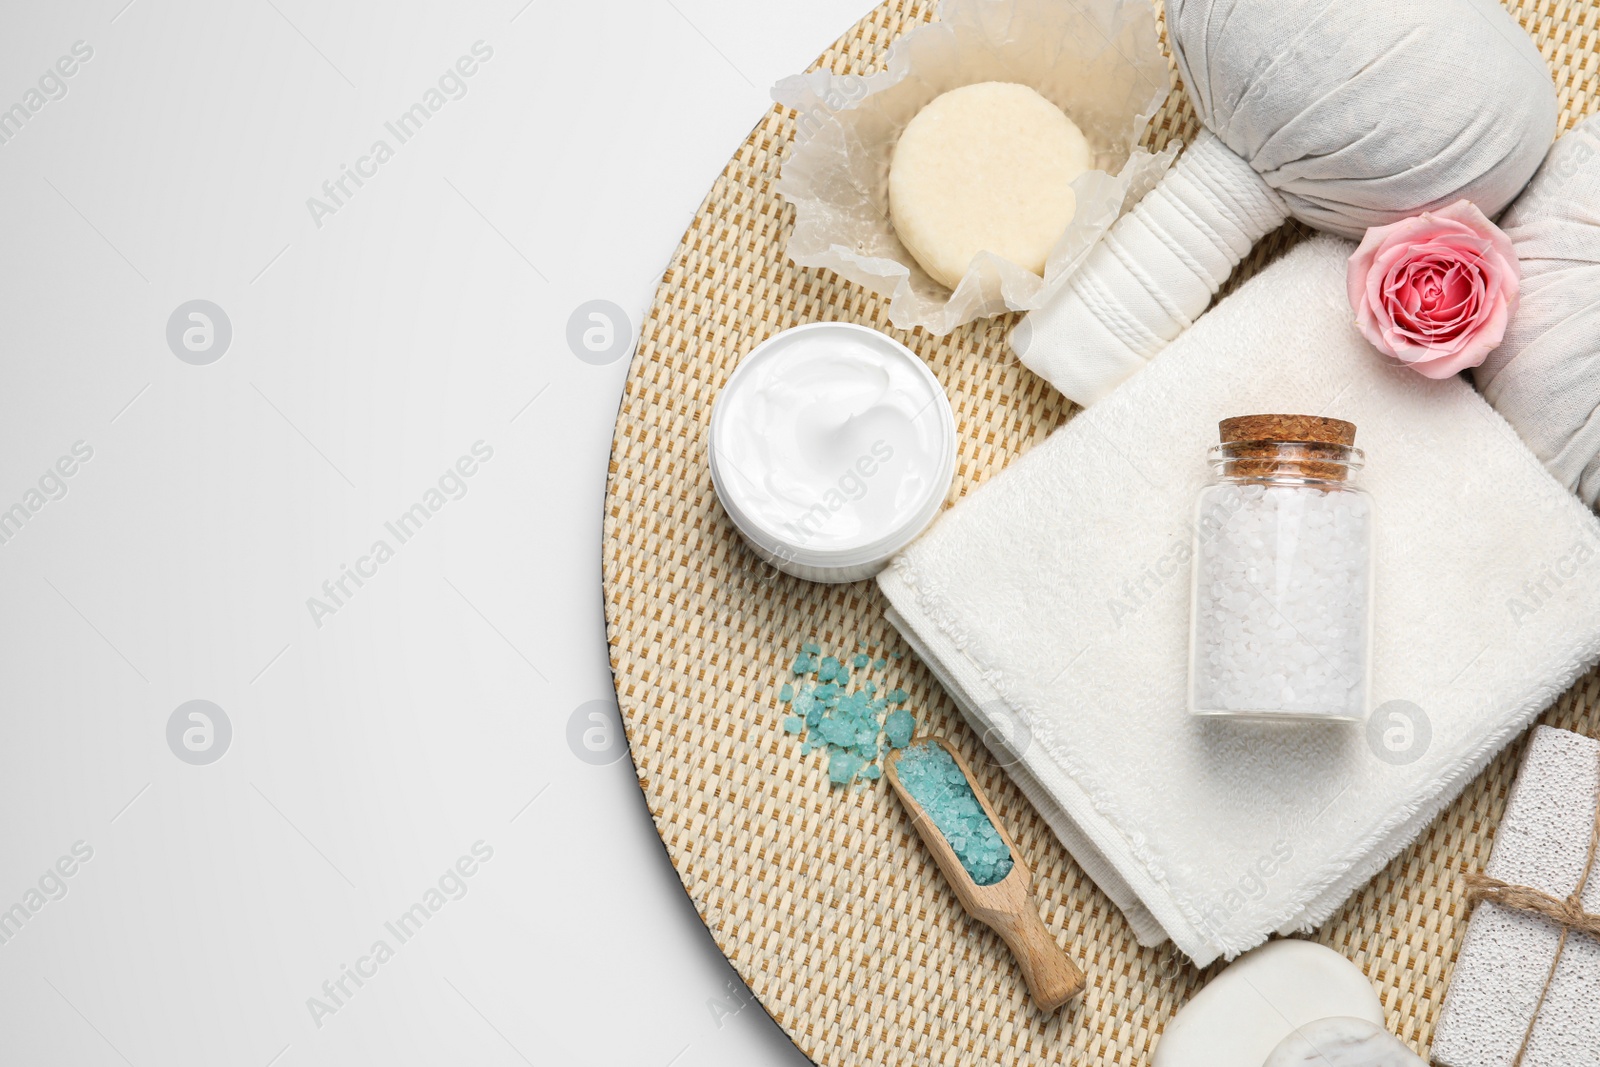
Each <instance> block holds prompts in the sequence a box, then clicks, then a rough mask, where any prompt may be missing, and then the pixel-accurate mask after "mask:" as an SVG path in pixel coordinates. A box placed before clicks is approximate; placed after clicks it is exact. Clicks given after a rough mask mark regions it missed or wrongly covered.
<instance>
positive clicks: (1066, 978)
mask: <svg viewBox="0 0 1600 1067" xmlns="http://www.w3.org/2000/svg"><path fill="white" fill-rule="evenodd" d="M884 771H885V775H886V777H887V778H888V779H889V785H890V787H891V788H892V789H893V790H894V792H895V794H896V795H897V796H899V797H900V799H901V801H902V802H904V804H905V806H906V809H907V810H908V811H910V812H911V815H912V825H913V826H914V827H915V828H916V831H917V834H918V835H919V836H920V837H921V838H922V840H923V842H924V843H925V844H926V845H927V846H928V850H929V851H930V852H932V853H933V858H934V860H935V862H937V863H938V865H939V869H940V870H941V871H943V872H944V876H945V879H946V880H947V881H948V882H949V883H950V888H951V889H953V890H955V894H956V898H957V899H958V900H960V902H961V906H962V907H963V908H965V909H966V911H967V914H969V915H971V916H972V917H973V918H974V919H977V920H978V921H979V922H981V923H984V924H985V925H987V926H988V927H990V928H991V929H992V930H994V932H995V933H997V934H999V935H1000V937H1001V939H1002V940H1003V941H1005V943H1006V945H1007V946H1008V947H1009V948H1010V949H1011V954H1012V955H1013V956H1015V957H1016V959H1017V963H1018V964H1019V965H1020V967H1021V969H1022V977H1023V980H1024V981H1025V982H1026V983H1027V985H1028V992H1029V993H1030V994H1031V995H1032V997H1033V1001H1034V1003H1035V1004H1037V1005H1038V1006H1039V1007H1040V1008H1041V1009H1043V1010H1045V1011H1055V1010H1056V1009H1057V1008H1060V1007H1061V1006H1062V1005H1063V1004H1065V1003H1067V1001H1069V1000H1071V999H1072V998H1073V997H1076V996H1077V995H1078V994H1079V993H1082V992H1083V987H1084V984H1085V978H1084V974H1083V972H1082V971H1081V970H1079V969H1078V966H1077V964H1075V963H1073V961H1072V959H1071V957H1070V956H1068V954H1067V953H1066V952H1065V951H1064V950H1063V949H1062V948H1061V946H1060V945H1059V944H1058V943H1057V941H1056V937H1055V934H1053V933H1052V932H1051V931H1050V928H1049V927H1047V926H1045V924H1044V921H1043V920H1042V919H1041V918H1040V917H1039V905H1038V902H1037V901H1035V900H1034V898H1033V893H1032V890H1031V888H1030V887H1031V885H1032V881H1033V873H1032V872H1031V871H1029V870H1028V867H1027V865H1026V864H1025V863H1024V862H1023V858H1022V857H1021V856H1020V855H1018V854H1017V853H1016V847H1015V845H1014V844H1013V843H1012V841H1011V838H1010V837H1009V836H1008V835H1007V834H1006V833H1005V831H1004V830H1003V829H1002V828H1001V827H1000V825H999V823H998V822H997V821H996V819H995V816H994V810H993V808H991V807H990V806H989V803H988V802H987V801H986V800H984V798H983V795H982V794H981V793H979V792H978V790H977V787H976V786H975V785H974V783H973V781H972V778H971V775H970V774H969V772H968V770H967V765H966V764H965V763H964V762H963V761H962V759H961V757H960V756H959V755H957V754H956V752H955V751H954V750H953V749H951V748H950V746H949V744H948V743H947V742H945V741H944V740H943V739H942V738H938V737H923V738H919V739H918V740H916V741H914V742H912V743H911V744H910V745H909V746H908V747H906V748H902V749H899V750H897V751H894V752H892V753H891V754H889V755H888V756H886V757H885V759H884Z"/></svg>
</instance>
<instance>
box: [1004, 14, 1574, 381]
mask: <svg viewBox="0 0 1600 1067" xmlns="http://www.w3.org/2000/svg"><path fill="white" fill-rule="evenodd" d="M1167 30H1168V34H1169V35H1170V38H1171V41H1172V50H1173V54H1174V56H1175V58H1176V59H1177V61H1178V71H1179V73H1180V74H1181V75H1182V78H1183V82H1184V86H1185V88H1186V89H1187V91H1188V94H1189V99H1190V100H1191V101H1192V102H1193V104H1194V108H1195V111H1196V112H1197V113H1198V114H1199V116H1200V120H1201V121H1202V122H1203V123H1204V124H1205V127H1206V128H1205V130H1203V131H1202V132H1201V134H1200V137H1199V138H1197V139H1196V140H1195V142H1194V143H1193V144H1191V145H1190V146H1189V148H1188V150H1187V151H1185V152H1184V154H1183V155H1182V156H1181V157H1179V159H1178V162H1177V165H1176V166H1175V167H1174V168H1173V169H1172V170H1171V171H1170V172H1169V173H1168V174H1167V176H1166V178H1164V179H1163V180H1162V182H1161V184H1160V185H1159V186H1157V187H1156V189H1155V190H1154V191H1152V192H1151V193H1150V194H1149V195H1148V196H1146V197H1145V198H1144V200H1143V201H1141V202H1140V203H1139V205H1138V206H1137V207H1135V208H1134V210H1133V211H1131V212H1130V213H1129V214H1127V215H1125V216H1124V217H1123V218H1122V219H1121V220H1120V221H1119V222H1118V223H1117V224H1116V225H1115V226H1114V227H1112V229H1111V230H1110V232H1109V233H1107V234H1106V236H1105V237H1104V238H1103V239H1102V241H1101V244H1100V245H1099V246H1098V247H1096V248H1095V250H1094V251H1093V252H1092V253H1091V254H1090V256H1089V258H1088V259H1087V260H1086V261H1085V262H1084V263H1083V265H1082V266H1080V267H1079V268H1078V270H1077V271H1076V273H1074V274H1073V275H1072V277H1071V278H1070V279H1069V281H1068V284H1067V286H1066V288H1065V289H1063V290H1062V291H1061V292H1060V293H1059V294H1057V296H1056V297H1055V299H1054V301H1053V302H1052V303H1050V304H1049V305H1047V306H1046V307H1044V308H1042V309H1040V310H1038V311H1035V312H1033V313H1032V314H1031V315H1029V316H1028V320H1027V322H1026V323H1025V324H1024V325H1023V326H1021V327H1019V328H1018V330H1017V331H1016V332H1015V333H1013V335H1012V339H1011V343H1012V347H1013V349H1015V350H1016V353H1017V356H1018V358H1020V359H1021V360H1022V362H1023V363H1025V364H1027V366H1028V367H1030V368H1031V369H1033V370H1034V371H1035V372H1037V373H1038V374H1039V375H1040V376H1041V377H1043V378H1045V379H1046V380H1047V381H1049V382H1050V383H1051V384H1052V385H1054V386H1055V387H1056V388H1057V389H1060V390H1061V391H1062V392H1063V393H1065V394H1066V395H1067V396H1068V397H1069V398H1070V399H1072V400H1075V401H1077V402H1078V403H1080V404H1092V403H1094V402H1095V401H1096V400H1098V399H1099V398H1100V397H1101V396H1103V395H1105V393H1106V392H1108V391H1109V390H1110V389H1112V388H1113V387H1114V386H1115V385H1116V384H1117V383H1118V382H1120V381H1122V380H1123V379H1124V378H1126V377H1128V375H1130V374H1132V373H1134V372H1135V371H1137V370H1139V369H1140V368H1141V367H1143V366H1144V365H1145V363H1146V362H1147V361H1148V360H1149V359H1150V358H1151V357H1153V356H1154V355H1155V354H1156V353H1157V352H1159V351H1160V350H1161V349H1162V348H1164V347H1165V346H1166V345H1167V344H1168V343H1169V342H1170V341H1172V339H1173V338H1175V337H1177V336H1178V334H1179V333H1180V332H1182V330H1183V329H1185V328H1186V327H1187V326H1189V324H1190V322H1191V321H1192V320H1193V319H1195V318H1197V317H1198V316H1199V315H1200V314H1201V313H1202V312H1203V311H1204V310H1205V309H1206V306H1207V305H1208V304H1209V303H1210V301H1211V298H1212V296H1213V295H1214V294H1215V293H1216V291H1217V289H1218V287H1220V286H1221V285H1222V283H1223V282H1224V281H1226V280H1227V278H1228V275H1229V274H1230V273H1231V272H1232V271H1233V268H1234V266H1235V265H1236V264H1237V263H1238V262H1239V261H1240V260H1241V259H1243V257H1244V256H1245V255H1246V254H1248V253H1249V251H1250V249H1251V247H1252V246H1254V245H1255V243H1256V242H1257V241H1258V240H1260V239H1261V238H1262V237H1264V236H1265V235H1266V234H1267V233H1269V232H1271V231H1272V230H1274V229H1276V228H1277V227H1278V226H1280V225H1281V224H1282V223H1283V222H1284V220H1286V219H1287V218H1289V217H1290V216H1291V215H1293V216H1294V217H1295V218H1298V219H1300V220H1301V221H1302V222H1305V223H1307V224H1309V225H1311V226H1314V227H1316V228H1317V229H1319V230H1324V231H1328V232H1331V233H1336V234H1339V235H1341V236H1344V237H1349V238H1359V237H1360V236H1361V234H1362V233H1363V231H1365V230H1366V229H1367V228H1368V227H1369V226H1375V225H1380V224H1385V223H1390V222H1394V221H1396V220H1397V219H1400V218H1404V217H1406V216H1408V215H1413V214H1415V213H1417V212H1418V211H1421V210H1424V209H1426V208H1431V207H1442V206H1443V205H1445V204H1448V203H1453V202H1454V201H1456V200H1459V199H1462V198H1463V197H1464V198H1466V199H1469V200H1472V201H1473V202H1474V203H1476V204H1477V205H1478V206H1479V207H1480V208H1482V209H1483V211H1484V213H1485V214H1487V215H1495V214H1498V213H1499V212H1500V211H1501V210H1503V209H1504V208H1505V206H1506V205H1507V204H1508V203H1510V202H1511V200H1512V198H1513V197H1515V196H1516V195H1517V194H1518V193H1519V192H1520V191H1521V190H1522V187H1523V185H1524V184H1526V182H1527V181H1528V179H1529V178H1530V177H1531V176H1532V175H1533V172H1534V171H1535V170H1536V169H1537V168H1538V166H1539V162H1540V160H1542V159H1543V158H1544V154H1545V152H1546V151H1547V150H1548V149H1549V147H1550V142H1551V141H1552V140H1553V139H1554V137H1555V133H1556V117H1557V107H1556V95H1555V87H1554V85H1553V83H1552V81H1551V78H1550V73H1549V70H1548V68H1547V67H1546V66H1545V63H1544V60H1543V58H1542V57H1541V56H1540V55H1539V52H1538V50H1537V49H1536V48H1534V46H1533V42H1532V40H1531V39H1530V38H1529V37H1528V35H1527V34H1526V33H1524V32H1523V30H1522V28H1521V27H1520V26H1518V25H1517V23H1516V22H1515V20H1513V19H1512V18H1511V16H1510V15H1509V14H1507V12H1506V10H1505V9H1504V8H1503V7H1501V6H1500V4H1499V3H1497V2H1496V0H1169V2H1168V4H1167Z"/></svg>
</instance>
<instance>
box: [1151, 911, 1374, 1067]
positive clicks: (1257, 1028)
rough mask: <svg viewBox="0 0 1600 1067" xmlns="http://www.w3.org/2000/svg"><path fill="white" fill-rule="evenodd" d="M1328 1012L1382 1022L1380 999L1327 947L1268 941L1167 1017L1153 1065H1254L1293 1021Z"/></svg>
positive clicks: (1290, 1029)
mask: <svg viewBox="0 0 1600 1067" xmlns="http://www.w3.org/2000/svg"><path fill="white" fill-rule="evenodd" d="M1328 1016H1345V1017H1348V1018H1352V1019H1356V1020H1362V1021H1366V1022H1370V1023H1373V1024H1376V1025H1377V1026H1380V1027H1381V1026H1382V1025H1383V1002H1382V1001H1380V1000H1379V999H1378V993H1377V991H1376V990H1375V989H1373V988H1372V983H1371V982H1369V981H1367V976H1366V975H1364V974H1362V973H1361V968H1359V967H1357V966H1356V965H1355V964H1353V963H1351V962H1350V961H1349V960H1347V959H1345V958H1344V957H1343V956H1341V955H1339V954H1338V953H1337V952H1335V951H1333V949H1331V948H1327V947H1325V946H1323V945H1319V944H1316V943H1315V942H1312V941H1296V940H1289V941H1273V942H1271V943H1269V944H1265V945H1262V946H1261V947H1260V948H1257V949H1253V950H1252V951H1250V952H1247V953H1246V954H1245V955H1243V956H1241V957H1240V958H1239V959H1237V960H1235V961H1234V962H1233V963H1232V964H1230V965H1229V966H1228V967H1227V968H1226V969H1225V970H1223V972H1222V973H1221V974H1219V975H1217V976H1216V977H1215V978H1213V979H1212V980H1211V981H1210V982H1209V983H1208V984H1207V985H1206V987H1205V988H1204V989H1202V990H1200V992H1198V993H1196V994H1195V995H1194V998H1193V999H1191V1000H1190V1001H1189V1003H1187V1004H1185V1005H1184V1006H1183V1008H1182V1010H1180V1011H1179V1012H1178V1014H1177V1015H1175V1016H1173V1017H1172V1021H1171V1022H1169V1023H1167V1025H1166V1027H1165V1028H1164V1029H1163V1030H1162V1031H1161V1037H1160V1039H1159V1040H1158V1041H1157V1042H1156V1050H1155V1055H1154V1056H1153V1057H1152V1058H1151V1061H1150V1063H1151V1067H1244V1065H1250V1067H1254V1065H1256V1064H1261V1063H1264V1062H1265V1061H1266V1059H1267V1057H1268V1056H1269V1055H1271V1054H1272V1052H1273V1050H1274V1049H1275V1048H1277V1047H1278V1046H1279V1045H1280V1044H1281V1043H1282V1042H1283V1040H1284V1039H1285V1038H1287V1037H1289V1036H1290V1035H1291V1034H1293V1033H1294V1031H1295V1030H1296V1029H1297V1028H1299V1027H1302V1026H1305V1025H1307V1024H1308V1023H1312V1022H1315V1021H1316V1020H1318V1019H1322V1018H1326V1017H1328ZM1341 1067H1342V1065H1341Z"/></svg>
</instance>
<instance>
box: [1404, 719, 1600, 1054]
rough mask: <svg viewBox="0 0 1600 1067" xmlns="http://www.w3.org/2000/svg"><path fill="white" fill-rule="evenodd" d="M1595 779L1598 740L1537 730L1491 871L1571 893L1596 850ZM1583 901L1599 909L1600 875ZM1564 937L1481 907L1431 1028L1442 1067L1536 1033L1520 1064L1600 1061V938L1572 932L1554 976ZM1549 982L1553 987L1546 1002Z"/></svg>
mask: <svg viewBox="0 0 1600 1067" xmlns="http://www.w3.org/2000/svg"><path fill="white" fill-rule="evenodd" d="M1597 786H1600V742H1596V741H1594V740H1593V739H1592V738H1588V737H1583V736H1582V735H1580V734H1575V733H1570V732H1569V731H1566V730H1553V729H1551V728H1550V727H1548V726H1541V727H1539V728H1538V729H1536V730H1534V732H1533V738H1532V741H1531V742H1530V743H1529V745H1528V754H1527V756H1525V757H1524V758H1523V761H1522V770H1521V771H1520V772H1519V773H1518V775H1517V784H1516V785H1515V786H1514V787H1513V788H1512V790H1511V799H1510V800H1508V801H1507V802H1506V813H1505V817H1504V818H1502V819H1501V820H1500V826H1499V828H1498V829H1497V830H1496V831H1495V838H1494V853H1493V854H1492V855H1491V856H1490V857H1489V864H1488V866H1487V868H1486V869H1485V871H1484V873H1485V874H1487V875H1488V876H1489V877H1491V878H1498V879H1500V880H1501V881H1503V882H1508V883H1510V884H1511V885H1525V886H1528V887H1529V888H1532V889H1537V890H1540V891H1541V892H1545V893H1549V894H1550V895H1551V896H1554V897H1556V898H1558V899H1560V900H1565V899H1566V898H1567V896H1568V895H1569V894H1570V893H1571V892H1572V891H1573V889H1574V888H1576V887H1577V885H1578V880H1579V879H1580V878H1582V877H1583V871H1584V867H1585V865H1586V863H1587V861H1588V858H1589V838H1590V835H1592V834H1593V833H1594V819H1595V810H1594V809H1595V790H1596V787H1597ZM1597 873H1600V872H1597ZM1582 901H1583V910H1584V911H1587V912H1590V913H1600V877H1596V876H1595V875H1591V876H1590V877H1589V880H1588V882H1587V883H1586V884H1585V885H1584V887H1583V896H1582ZM1560 942H1561V928H1560V927H1559V926H1557V925H1555V924H1554V923H1551V922H1548V921H1546V920H1545V919H1542V918H1540V917H1538V916H1535V915H1530V914H1529V913H1527V912H1523V911H1514V910H1512V909H1510V908H1505V907H1502V906H1500V905H1499V904H1492V903H1483V904H1479V905H1478V907H1477V909H1476V910H1474V911H1473V913H1472V922H1470V923H1469V924H1468V925H1467V936H1466V938H1465V939H1464V940H1463V941H1462V942H1461V954H1460V955H1459V956H1458V957H1457V959H1456V966H1455V970H1454V972H1452V973H1451V975H1450V989H1449V991H1448V992H1447V993H1446V994H1445V999H1444V1009H1443V1010H1442V1011H1441V1012H1440V1014H1439V1028H1438V1029H1437V1030H1436V1031H1435V1032H1434V1035H1433V1058H1434V1061H1435V1062H1436V1063H1439V1064H1442V1065H1443V1067H1511V1065H1512V1064H1513V1063H1514V1062H1515V1061H1516V1056H1517V1050H1518V1049H1519V1048H1521V1047H1522V1040H1523V1037H1524V1036H1527V1038H1528V1050H1527V1054H1526V1055H1525V1056H1524V1057H1523V1059H1522V1067H1595V1065H1596V1064H1600V1011H1596V1010H1595V991H1596V990H1597V989H1600V941H1596V940H1595V939H1594V938H1592V937H1588V936H1586V935H1584V934H1581V933H1573V934H1571V935H1570V936H1569V937H1568V938H1567V942H1566V947H1565V948H1564V949H1563V950H1562V953H1561V961H1560V963H1559V964H1558V965H1557V967H1556V970H1555V973H1554V974H1552V973H1551V970H1550V964H1551V963H1552V962H1553V961H1554V959H1555V953H1556V948H1557V946H1558V945H1559V944H1560ZM1547 981H1548V982H1549V984H1550V991H1549V993H1548V994H1547V995H1546V996H1545V999H1544V1003H1543V1004H1542V1005H1541V1004H1540V1003H1539V994H1540V993H1541V992H1542V991H1543V990H1544V988H1545V983H1546V982H1547ZM1536 1007H1537V1008H1538V1015H1537V1017H1536V1016H1535V1015H1534V1010H1535V1008H1536ZM1530 1022H1531V1023H1533V1024H1534V1026H1533V1033H1532V1034H1529V1033H1528V1024H1529V1023H1530Z"/></svg>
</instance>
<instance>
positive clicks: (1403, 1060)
mask: <svg viewBox="0 0 1600 1067" xmlns="http://www.w3.org/2000/svg"><path fill="white" fill-rule="evenodd" d="M1262 1067H1428V1065H1427V1064H1426V1063H1424V1062H1423V1061H1422V1058H1421V1057H1420V1056H1418V1055H1417V1054H1416V1053H1415V1052H1412V1051H1411V1050H1410V1049H1408V1048H1406V1046H1405V1045H1403V1044H1401V1042H1400V1039H1399V1038H1397V1037H1395V1036H1394V1035H1393V1034H1391V1033H1389V1031H1387V1030H1385V1029H1384V1028H1383V1027H1382V1026H1380V1025H1375V1024H1373V1023H1370V1022H1368V1021H1367V1020H1365V1019H1341V1018H1337V1017H1334V1018H1328V1019H1318V1020H1317V1021H1316V1022H1312V1023H1307V1024H1305V1025H1304V1026H1302V1027H1300V1028H1299V1029H1297V1030H1296V1031H1295V1032H1294V1033H1292V1034H1290V1035H1289V1036H1288V1037H1286V1038H1284V1039H1283V1044H1281V1045H1279V1046H1278V1047H1277V1048H1275V1049H1273V1050H1272V1055H1270V1056H1268V1057H1267V1062H1266V1063H1265V1064H1263V1065H1262Z"/></svg>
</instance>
